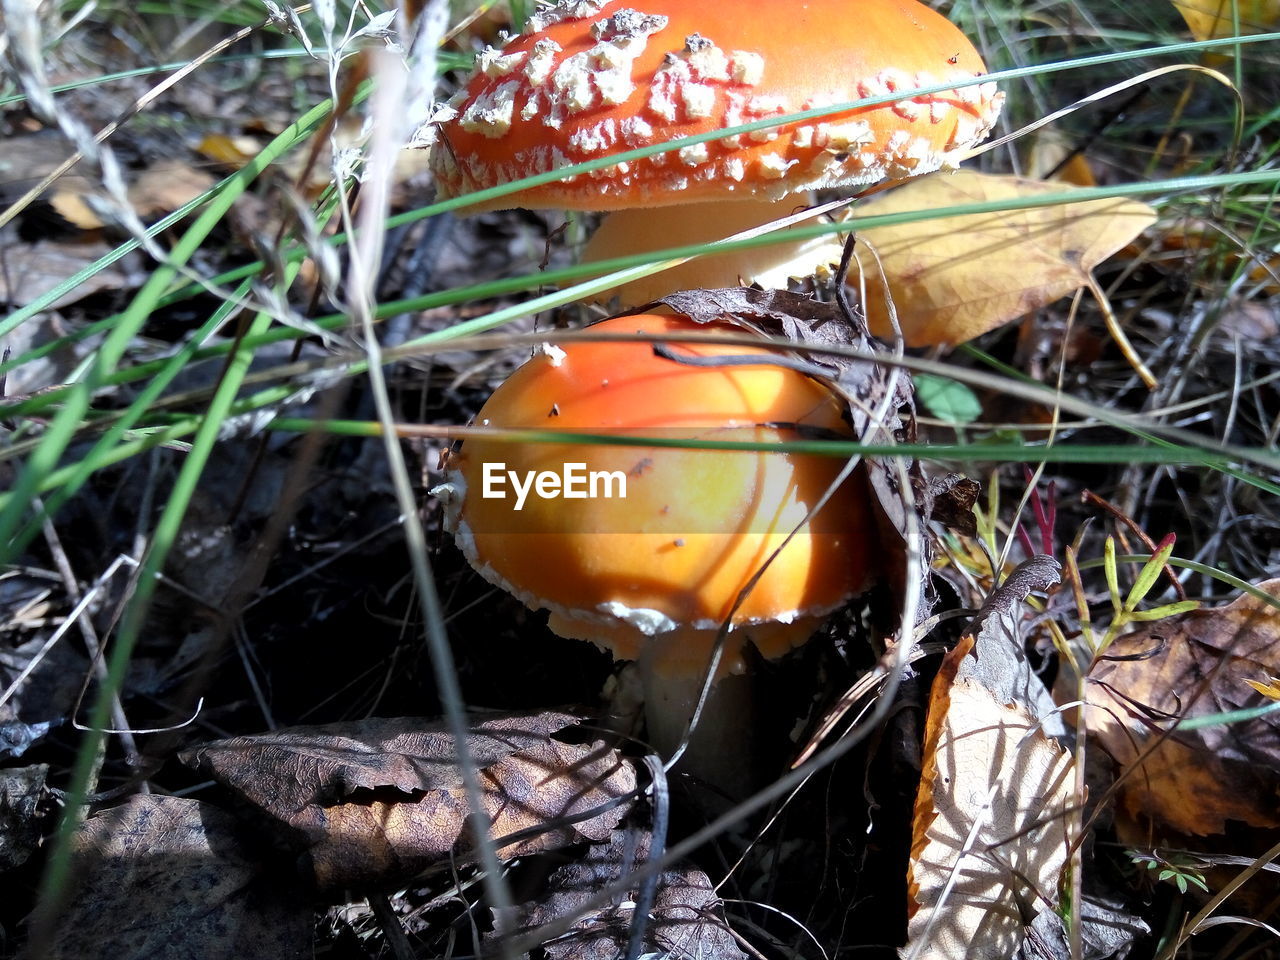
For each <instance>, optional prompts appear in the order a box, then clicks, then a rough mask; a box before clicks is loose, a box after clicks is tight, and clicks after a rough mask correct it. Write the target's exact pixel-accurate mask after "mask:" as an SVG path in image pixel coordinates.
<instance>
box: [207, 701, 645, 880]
mask: <svg viewBox="0 0 1280 960" xmlns="http://www.w3.org/2000/svg"><path fill="white" fill-rule="evenodd" d="M577 722H578V720H577V718H575V717H572V716H570V715H568V714H563V713H553V712H547V713H539V714H532V715H513V716H501V717H494V718H491V719H487V720H484V721H483V722H480V723H477V724H476V725H475V726H474V727H472V731H471V736H470V737H468V740H467V743H468V746H469V747H470V750H471V756H472V759H473V762H474V763H475V765H476V768H477V770H479V772H480V785H481V791H482V794H483V802H484V810H485V814H486V816H487V817H488V823H487V824H486V826H487V829H488V833H489V836H490V837H492V838H494V839H501V838H504V837H509V836H511V835H512V834H514V833H516V832H517V831H524V830H528V831H531V835H529V836H527V837H521V838H520V839H518V840H513V841H511V842H508V843H506V844H504V846H503V847H502V848H501V849H500V850H499V855H500V856H502V857H515V856H519V855H521V854H525V853H530V852H534V851H538V850H546V849H551V848H553V847H557V846H563V845H565V844H568V843H576V842H580V841H582V840H584V839H587V840H601V839H604V838H606V837H608V836H609V832H610V831H611V830H612V829H613V827H615V826H616V825H617V823H618V821H619V820H620V819H621V817H622V815H623V814H624V813H625V811H626V804H625V803H618V804H617V805H615V806H612V807H610V808H609V809H607V810H605V811H602V812H599V813H597V814H595V815H594V816H591V817H590V818H588V819H584V820H581V821H578V822H575V823H572V824H566V823H554V822H553V821H556V820H557V818H562V817H570V816H574V815H577V814H581V813H584V812H586V811H590V810H594V809H595V808H597V807H600V806H602V805H604V804H607V803H609V802H610V801H615V800H618V799H619V798H623V797H625V796H627V795H628V794H629V793H631V792H632V791H633V790H634V789H635V785H636V781H635V771H634V769H633V768H632V767H631V765H630V764H629V763H628V762H627V761H625V760H622V759H621V758H620V757H619V756H618V755H617V753H616V751H614V750H611V749H608V748H605V747H604V746H602V745H601V744H599V743H596V744H590V745H573V744H567V743H562V742H560V741H558V740H555V739H552V734H553V733H555V732H557V731H559V730H562V729H564V728H566V727H569V726H572V725H574V724H576V723H577ZM183 759H184V760H185V761H186V762H187V763H190V764H192V765H193V766H197V767H199V769H201V770H202V771H204V772H205V773H207V774H209V775H210V776H212V777H213V778H214V779H216V780H218V781H219V782H221V783H223V784H224V785H226V786H228V787H230V788H231V789H232V790H234V791H236V792H237V793H239V794H240V795H241V796H243V797H244V798H245V799H246V800H248V801H249V802H250V803H252V804H254V805H255V806H257V807H258V808H260V809H261V810H263V811H265V812H266V813H267V814H269V815H270V816H271V817H273V818H274V819H276V820H277V821H279V822H280V823H282V824H284V825H285V826H287V827H288V828H290V831H291V833H292V836H290V837H289V838H288V839H289V840H290V841H291V842H293V843H295V844H296V845H298V846H301V847H302V848H304V849H305V851H306V854H307V856H308V858H309V861H310V864H309V866H310V869H311V870H312V872H313V874H314V877H315V881H316V884H317V885H318V886H319V887H320V888H321V889H336V888H342V887H362V886H376V887H384V886H391V885H394V884H396V883H398V882H401V881H403V880H406V879H408V878H410V877H412V876H415V875H417V874H418V873H421V872H422V871H423V870H425V869H427V868H428V867H431V866H433V865H435V864H439V863H442V862H450V861H456V860H457V859H460V858H462V859H465V858H466V857H467V856H468V855H469V853H470V852H471V851H472V843H471V841H470V839H469V837H468V836H467V834H465V833H464V830H463V827H464V821H465V819H466V817H467V813H468V806H467V798H466V795H465V791H464V789H463V785H462V775H461V773H460V771H459V770H458V767H457V759H456V751H455V750H454V741H453V737H452V736H451V735H450V734H449V733H448V732H447V731H446V730H445V728H444V725H443V724H442V723H439V722H427V721H422V720H417V719H403V718H400V719H389V720H366V721H361V722H352V723H342V724H331V725H328V726H318V727H295V728H292V729H287V730H281V731H278V732H276V733H273V734H265V735H263V736H257V737H236V738H233V739H231V740H223V741H219V742H217V743H212V744H209V745H207V746H204V747H200V748H198V749H196V750H192V751H189V752H188V753H187V754H186V755H184V757H183Z"/></svg>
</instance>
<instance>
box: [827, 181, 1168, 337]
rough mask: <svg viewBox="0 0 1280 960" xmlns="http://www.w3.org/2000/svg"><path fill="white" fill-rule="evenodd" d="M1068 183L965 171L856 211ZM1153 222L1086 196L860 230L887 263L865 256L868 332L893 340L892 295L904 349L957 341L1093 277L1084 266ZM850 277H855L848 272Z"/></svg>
mask: <svg viewBox="0 0 1280 960" xmlns="http://www.w3.org/2000/svg"><path fill="white" fill-rule="evenodd" d="M1070 189H1072V188H1071V187H1069V186H1067V185H1066V184H1062V183H1042V182H1040V181H1036V180H1024V179H1022V178H1020V177H1011V176H995V175H991V174H983V173H977V172H974V171H971V170H961V171H958V172H956V173H935V174H930V175H929V176H927V177H921V178H920V179H919V180H914V181H912V182H911V183H909V184H906V185H905V186H903V187H900V188H898V189H896V190H893V191H891V192H889V193H887V194H886V195H885V196H884V197H883V198H880V199H877V200H876V201H875V202H874V203H870V204H867V205H866V206H863V207H859V209H858V214H859V215H879V214H888V213H899V212H905V211H909V210H928V209H932V208H940V207H950V206H956V205H959V204H971V203H984V202H989V201H997V200H1014V199H1018V198H1023V197H1025V198H1028V199H1031V198H1035V197H1040V196H1044V195H1045V194H1050V193H1062V192H1066V191H1069V190H1070ZM1154 222H1155V211H1154V210H1152V209H1151V207H1149V206H1147V205H1146V204H1145V203H1139V202H1138V201H1136V200H1125V199H1106V200H1088V201H1084V202H1082V203H1065V204H1057V205H1054V206H1046V207H1027V208H1025V209H1021V210H1004V211H999V212H995V213H976V214H968V215H965V216H959V217H945V218H941V219H932V220H922V221H917V222H915V223H904V224H898V225H895V226H891V227H874V228H871V229H868V230H862V231H860V233H859V238H860V239H861V240H862V241H864V242H865V243H867V244H868V245H869V246H871V247H874V248H875V251H876V252H877V253H878V254H879V257H880V260H881V262H882V263H883V264H884V272H885V275H886V276H887V277H888V281H889V282H888V290H887V291H886V290H885V286H884V283H883V282H882V280H881V279H880V272H879V270H878V269H876V268H875V266H874V262H873V260H872V258H871V257H870V256H869V255H868V254H866V253H864V254H863V255H862V258H861V262H862V271H863V275H864V276H865V278H866V285H867V297H866V303H865V306H866V310H867V318H868V321H869V323H870V325H871V331H872V333H874V334H876V335H877V336H879V337H885V338H887V337H891V336H892V334H893V328H892V325H891V324H890V323H889V319H888V310H887V307H886V298H887V296H889V295H892V298H893V303H894V305H895V306H896V308H897V312H898V322H899V323H900V324H901V326H902V333H903V336H904V338H905V339H906V342H907V344H908V345H909V346H929V345H933V344H941V343H951V344H955V343H963V342H964V341H965V340H971V339H973V338H974V337H976V336H978V335H979V334H982V333H986V332H987V331H988V330H992V329H994V328H996V327H998V326H1000V325H1001V324H1004V323H1008V322H1009V321H1010V320H1014V319H1016V318H1017V317H1020V316H1022V315H1023V314H1026V313H1029V312H1030V311H1032V310H1036V309H1038V308H1040V307H1042V306H1044V305H1045V304H1048V303H1052V302H1053V301H1054V300H1057V299H1058V298H1059V297H1063V296H1066V295H1067V294H1069V293H1072V292H1073V291H1075V290H1077V289H1079V288H1080V287H1081V286H1084V285H1086V284H1088V283H1089V282H1090V277H1089V272H1090V271H1091V270H1092V269H1093V268H1094V267H1095V266H1097V265H1098V264H1099V263H1101V262H1102V261H1103V260H1105V259H1106V258H1107V257H1109V256H1111V254H1113V253H1115V252H1116V251H1117V250H1119V249H1120V248H1121V247H1123V246H1124V245H1125V244H1127V243H1129V242H1130V241H1131V240H1133V239H1134V237H1136V236H1138V234H1140V233H1141V232H1142V231H1143V230H1145V229H1146V228H1147V227H1149V226H1150V225H1151V224H1152V223H1154ZM849 282H850V283H857V282H858V277H857V276H856V275H855V274H851V276H850V280H849Z"/></svg>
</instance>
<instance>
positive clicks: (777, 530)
mask: <svg viewBox="0 0 1280 960" xmlns="http://www.w3.org/2000/svg"><path fill="white" fill-rule="evenodd" d="M588 329H590V330H591V331H593V332H602V333H615V334H619V333H620V334H636V335H640V336H642V337H643V336H647V337H648V338H650V339H652V338H653V337H658V338H661V337H662V336H663V335H664V334H668V335H669V334H684V335H689V334H714V333H720V334H724V333H726V332H733V333H742V332H743V328H740V327H736V326H733V325H730V324H726V323H717V324H711V325H702V324H697V323H695V322H693V321H691V320H689V319H688V318H686V317H681V316H675V315H657V314H647V315H639V316H629V317H619V318H615V319H612V320H607V321H604V322H602V323H600V324H596V325H594V326H593V327H590V328H588ZM669 346H670V349H671V350H672V352H673V353H674V354H676V355H677V356H679V357H687V358H692V359H693V360H694V361H696V360H698V358H707V357H711V358H721V357H729V358H732V359H733V361H735V362H732V363H728V364H712V365H705V364H704V365H697V364H694V363H682V362H680V361H679V360H678V359H671V358H669V357H665V356H659V355H657V354H655V351H654V350H653V348H652V344H651V343H650V342H647V341H645V340H626V341H624V342H617V341H615V342H575V343H570V344H566V345H565V346H564V347H563V349H560V348H556V347H549V348H547V349H546V350H544V351H543V352H542V353H540V354H538V355H536V356H534V357H533V358H532V359H531V360H529V361H528V362H527V363H526V364H525V365H524V366H523V367H521V368H520V369H518V370H517V371H516V372H515V373H514V374H513V375H512V376H511V377H510V378H509V379H508V380H507V381H506V382H505V383H503V384H502V385H501V386H500V387H499V388H498V389H497V390H496V391H495V392H494V394H493V395H492V397H490V399H489V400H488V402H487V403H485V405H484V407H483V409H482V410H481V411H480V413H479V415H478V417H477V423H478V424H480V425H481V426H483V427H490V428H506V429H529V428H539V429H545V430H553V431H580V432H587V433H591V434H597V435H598V434H608V435H612V436H615V437H617V438H618V439H619V440H621V441H624V442H623V443H620V444H608V443H600V442H584V443H568V442H555V443H550V442H548V443H519V444H516V443H503V442H499V440H498V439H492V438H486V437H485V436H484V435H483V434H478V435H473V436H470V437H468V438H467V439H466V440H465V441H464V442H463V444H462V446H461V449H460V451H458V452H457V453H455V454H454V455H453V456H452V457H451V459H450V462H449V467H448V473H447V477H446V481H447V482H446V483H445V484H443V485H442V486H441V487H438V488H437V489H436V491H435V492H437V494H438V495H441V496H442V497H443V498H444V500H445V504H446V525H447V526H448V527H449V528H450V529H451V530H452V531H453V533H454V536H455V539H456V540H457V543H458V545H459V547H460V548H461V549H462V552H463V553H464V554H465V556H466V557H467V559H468V560H469V561H470V562H471V564H472V565H473V566H474V567H475V568H476V569H477V570H478V571H479V572H480V573H481V575H483V576H484V577H485V579H487V580H489V581H490V582H491V583H494V584H496V585H498V586H500V587H502V588H503V589H505V590H507V591H508V592H509V593H511V594H513V595H515V596H516V597H518V598H519V599H520V600H521V601H523V602H524V604H525V605H526V606H528V607H530V608H531V609H545V610H548V611H550V620H549V626H550V628H551V629H552V630H553V631H554V632H556V633H558V634H560V635H561V636H564V637H570V638H575V639H584V640H591V641H594V642H595V643H597V644H600V645H601V646H604V647H607V648H609V649H611V650H612V651H613V652H614V655H615V656H616V657H618V658H619V659H629V660H634V661H636V663H637V664H638V666H639V669H640V675H641V679H642V684H643V686H644V688H645V699H646V705H645V712H646V716H647V719H648V726H649V739H650V741H651V742H653V743H654V745H655V746H657V747H658V749H659V750H660V751H661V752H663V753H664V754H669V753H670V752H671V750H672V749H673V748H674V747H675V746H676V743H677V741H678V739H679V737H680V734H681V733H682V732H683V730H684V727H685V725H686V723H687V722H688V720H689V717H690V715H691V713H692V710H693V706H694V704H695V703H696V700H697V694H698V692H699V688H700V685H701V683H702V679H703V675H704V671H705V670H706V667H707V664H708V661H709V659H710V656H711V651H712V649H713V645H714V642H715V638H716V636H717V632H718V631H719V629H720V627H721V624H722V623H723V622H725V621H728V623H729V624H730V631H729V633H728V634H727V637H728V642H727V644H726V646H725V649H724V659H723V662H722V666H721V670H720V673H721V674H728V673H732V672H734V671H738V670H741V668H742V664H743V658H742V652H743V649H744V646H745V644H746V643H747V642H751V643H753V644H754V645H755V646H756V648H757V649H758V650H759V651H760V653H761V654H763V655H764V656H765V657H779V656H781V655H782V654H783V653H785V652H786V651H787V650H789V649H790V648H791V647H793V646H795V645H798V644H800V643H802V642H804V641H805V640H806V639H807V638H808V637H809V635H810V634H811V633H812V632H813V631H814V630H815V629H817V627H818V626H819V625H820V624H821V623H822V621H823V620H824V619H825V618H826V617H827V616H828V615H829V614H830V613H831V612H832V611H834V610H835V609H837V608H838V607H840V606H841V605H843V604H844V603H845V602H846V601H847V600H849V599H850V598H851V597H852V596H854V595H855V594H857V593H859V592H861V591H862V590H863V589H864V588H865V586H866V585H867V581H868V580H869V561H868V559H867V558H868V555H869V552H870V551H868V549H867V543H868V541H869V540H870V539H871V538H872V537H873V533H872V532H871V530H872V527H871V523H870V521H869V520H868V517H867V505H866V493H865V487H864V486H863V484H862V478H861V476H855V477H854V478H853V480H852V481H849V480H846V481H845V482H843V483H840V482H838V481H839V480H840V474H841V471H842V469H843V467H844V461H843V460H842V459H841V458H838V457H835V458H832V457H826V456H820V455H814V454H805V455H802V454H799V453H792V452H785V451H779V450H759V451H749V450H725V449H687V448H673V447H655V446H635V445H627V444H626V443H625V440H626V439H627V437H628V436H631V437H635V436H640V437H654V436H657V437H675V438H678V439H686V440H693V441H698V442H703V443H705V442H706V441H713V442H714V441H722V440H739V441H740V440H747V441H755V442H764V443H774V442H777V441H779V440H786V439H799V438H810V437H813V436H828V437H837V438H848V437H850V435H851V433H850V428H849V427H848V425H847V424H846V423H845V421H844V419H843V418H842V413H841V411H842V406H841V402H840V401H839V400H838V399H837V397H836V396H835V395H834V394H833V393H832V392H831V391H829V390H828V389H827V388H826V387H825V386H823V385H822V384H820V383H819V382H818V381H816V380H813V379H811V378H809V377H807V376H805V375H804V374H801V373H799V372H797V371H795V370H793V369H790V368H788V367H785V366H780V365H778V364H776V363H772V362H770V361H771V360H772V359H773V356H774V355H773V354H771V353H770V351H768V350H765V349H763V348H758V347H743V346H726V345H717V344H711V343H686V342H672V343H670V344H669ZM743 357H747V358H751V357H759V358H760V362H759V363H750V362H748V363H743V362H742V361H741V359H740V358H743ZM522 491H523V493H522ZM826 496H829V499H828V500H827V501H826V502H825V504H824V505H823V506H822V507H821V509H818V510H816V512H815V510H814V508H816V507H817V506H818V504H819V502H820V501H821V500H822V498H823V497H826ZM811 512H812V513H813V515H812V516H810V513H811ZM775 552H776V556H775V555H774V554H775ZM757 577H758V579H756V578H757ZM753 581H754V582H753ZM749 584H750V590H749V591H748V592H747V593H746V595H745V599H743V600H742V602H741V604H740V605H739V604H738V600H739V594H740V593H741V592H742V591H743V590H744V588H746V587H748V585H749ZM703 719H704V721H705V722H707V723H709V724H714V723H716V722H717V721H716V720H714V719H712V718H709V717H708V716H707V714H706V713H704V715H703ZM718 719H719V722H720V723H732V722H733V721H732V720H731V718H728V717H720V718H718ZM721 732H723V728H721ZM704 733H705V731H700V734H699V736H701V737H702V740H703V742H704V743H706V740H707V738H706V736H705V735H704ZM744 736H746V731H745V730H740V731H736V732H735V733H734V736H733V741H734V742H738V738H739V737H744ZM710 740H711V741H712V742H711V743H710V744H707V746H706V747H704V748H703V749H702V753H703V755H704V757H703V759H702V760H701V761H699V760H698V759H697V758H696V757H693V756H691V757H690V760H691V761H692V762H693V763H694V765H696V766H699V768H700V772H702V771H705V770H706V769H707V768H708V766H711V767H714V766H716V763H715V762H714V757H713V758H712V761H713V762H711V763H710V764H708V763H707V762H706V754H708V753H715V752H719V753H724V752H725V747H726V744H724V743H718V742H715V741H716V740H717V737H716V736H715V735H714V734H712V735H711V737H710ZM697 742H698V738H695V740H694V743H695V746H691V748H690V750H691V754H693V753H697V752H698V749H697V747H696V744H697ZM707 747H710V748H712V749H710V750H708V749H707ZM722 766H723V765H722ZM729 779H730V780H732V779H735V778H734V777H733V775H732V774H731V775H730V777H729ZM737 779H738V780H739V783H741V778H737ZM722 782H723V780H722Z"/></svg>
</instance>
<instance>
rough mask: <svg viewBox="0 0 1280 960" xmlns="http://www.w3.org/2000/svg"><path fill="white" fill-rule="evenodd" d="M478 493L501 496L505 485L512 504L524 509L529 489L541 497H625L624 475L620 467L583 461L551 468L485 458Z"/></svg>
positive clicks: (486, 497) (518, 508)
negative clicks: (603, 467) (590, 466)
mask: <svg viewBox="0 0 1280 960" xmlns="http://www.w3.org/2000/svg"><path fill="white" fill-rule="evenodd" d="M482 476H483V486H482V487H481V489H480V495H481V496H482V497H484V498H485V499H486V500H505V499H506V498H507V487H510V488H511V491H512V492H514V493H515V498H516V502H515V507H514V509H515V510H517V511H519V510H523V509H524V504H525V501H526V500H527V499H528V498H529V494H530V493H532V494H534V495H535V496H537V497H538V498H539V499H541V500H555V499H564V500H600V499H605V500H607V499H612V498H615V497H616V498H618V499H626V496H627V475H626V474H625V473H623V472H622V471H621V470H588V469H587V465H586V464H585V463H566V464H564V466H563V468H562V469H561V471H560V472H559V473H557V472H556V471H555V470H525V471H524V472H523V474H522V473H521V472H520V471H517V470H508V469H507V465H506V464H505V463H502V462H497V463H494V462H491V461H490V462H486V463H485V465H484V471H483V474H482Z"/></svg>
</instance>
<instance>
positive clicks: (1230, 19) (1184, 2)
mask: <svg viewBox="0 0 1280 960" xmlns="http://www.w3.org/2000/svg"><path fill="white" fill-rule="evenodd" d="M1173 5H1174V7H1176V8H1177V10H1178V12H1179V13H1180V14H1182V19H1183V20H1185V21H1187V27H1188V28H1189V29H1190V30H1191V35H1192V36H1193V37H1195V38H1196V39H1197V40H1216V39H1218V38H1219V37H1234V36H1245V35H1247V34H1250V33H1267V32H1269V31H1271V30H1274V29H1276V25H1277V24H1280V0H1173ZM1237 11H1238V12H1237ZM1237 17H1238V19H1239V23H1240V29H1239V33H1237V31H1236V19H1237Z"/></svg>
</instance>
